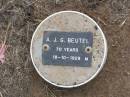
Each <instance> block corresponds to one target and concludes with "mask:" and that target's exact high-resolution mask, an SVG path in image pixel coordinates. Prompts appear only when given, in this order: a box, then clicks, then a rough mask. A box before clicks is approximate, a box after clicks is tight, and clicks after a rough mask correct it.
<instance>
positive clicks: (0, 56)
mask: <svg viewBox="0 0 130 97" xmlns="http://www.w3.org/2000/svg"><path fill="white" fill-rule="evenodd" d="M6 49H7V46H6V45H5V44H2V45H0V62H1V63H2V64H3V63H4V61H5V51H6Z"/></svg>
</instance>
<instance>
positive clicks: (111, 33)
mask: <svg viewBox="0 0 130 97" xmlns="http://www.w3.org/2000/svg"><path fill="white" fill-rule="evenodd" d="M63 10H75V11H80V12H82V13H85V14H88V15H89V16H90V17H92V18H93V19H94V20H95V21H96V22H97V23H98V24H99V25H100V26H101V28H102V30H103V32H104V34H105V35H106V38H107V41H108V58H107V62H106V64H105V66H104V68H103V70H102V71H101V72H100V74H99V75H98V76H97V77H96V78H95V79H94V80H92V81H91V82H89V83H87V84H85V85H84V86H81V87H78V88H74V89H62V88H57V87H54V86H52V85H50V84H48V83H47V82H45V81H44V80H43V79H42V78H41V77H40V76H39V75H38V73H37V72H36V70H35V69H34V67H33V64H32V61H31V57H30V42H31V38H32V34H33V32H34V31H35V29H36V27H37V26H38V24H39V23H40V22H41V21H42V20H43V19H45V18H46V17H47V16H49V15H51V14H53V13H55V12H58V11H63ZM3 41H6V45H9V47H8V49H7V51H6V60H5V62H4V64H0V97H130V0H0V44H1V43H2V42H3Z"/></svg>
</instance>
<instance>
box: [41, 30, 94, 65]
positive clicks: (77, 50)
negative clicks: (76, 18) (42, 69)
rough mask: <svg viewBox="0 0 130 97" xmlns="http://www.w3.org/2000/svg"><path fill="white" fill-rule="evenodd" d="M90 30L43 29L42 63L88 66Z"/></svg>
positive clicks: (90, 47)
mask: <svg viewBox="0 0 130 97" xmlns="http://www.w3.org/2000/svg"><path fill="white" fill-rule="evenodd" d="M92 45H93V33H92V32H57V31H45V32H44V35H43V44H42V62H43V64H44V65H58V66H59V65H60V66H80V67H90V66H91V63H92Z"/></svg>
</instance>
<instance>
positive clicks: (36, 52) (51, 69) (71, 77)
mask: <svg viewBox="0 0 130 97" xmlns="http://www.w3.org/2000/svg"><path fill="white" fill-rule="evenodd" d="M45 31H58V32H61V33H62V32H71V33H76V32H79V33H80V34H81V33H82V32H86V33H87V32H91V33H92V34H93V46H92V49H91V47H87V48H85V52H84V53H89V52H92V60H91V66H89V67H83V66H82V67H81V66H67V64H66V65H64V66H63V63H65V62H62V64H60V65H57V66H55V65H54V64H53V62H51V64H49V65H45V64H44V62H43V57H42V52H43V51H48V50H49V49H50V47H49V46H48V44H46V43H45V44H44V42H43V39H44V38H45V37H44V36H45V35H46V34H45ZM64 37H66V36H64ZM84 37H86V35H85V36H84ZM53 45H54V44H53ZM77 47H79V46H77ZM88 49H89V50H90V51H88ZM106 55H107V44H106V38H105V36H104V34H103V32H102V30H101V29H100V27H99V26H98V24H97V23H96V22H95V21H94V20H92V19H91V18H90V17H88V16H87V15H85V14H82V13H79V12H75V11H63V12H58V13H55V14H53V15H51V16H49V17H48V18H46V19H45V20H44V21H43V22H42V23H41V24H40V25H39V26H38V27H37V29H36V31H35V33H34V35H33V38H32V43H31V57H32V61H33V64H34V67H35V68H36V70H37V72H38V73H39V75H40V76H41V77H42V78H43V79H45V80H46V81H47V82H49V83H51V84H53V85H55V86H58V87H64V88H71V87H77V86H80V85H83V84H85V83H87V82H89V81H90V80H92V79H93V78H94V77H95V76H96V75H97V74H98V73H99V72H100V70H101V69H102V67H103V65H104V63H105V60H106ZM44 61H45V60H44ZM48 61H49V60H48ZM50 61H51V60H50ZM60 63H61V61H60Z"/></svg>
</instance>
